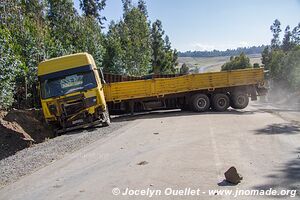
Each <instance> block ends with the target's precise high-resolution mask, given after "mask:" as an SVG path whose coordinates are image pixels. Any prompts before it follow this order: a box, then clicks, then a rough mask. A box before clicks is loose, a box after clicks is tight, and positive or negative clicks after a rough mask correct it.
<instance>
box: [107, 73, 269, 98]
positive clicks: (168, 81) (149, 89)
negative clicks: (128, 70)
mask: <svg viewBox="0 0 300 200" xmlns="http://www.w3.org/2000/svg"><path fill="white" fill-rule="evenodd" d="M263 83H264V71H263V69H262V68H258V69H242V70H234V71H224V72H209V73H201V74H189V75H184V76H178V77H172V78H154V79H149V80H137V81H125V82H115V83H108V84H105V85H104V94H105V99H106V101H107V102H121V101H123V100H131V99H143V98H149V97H164V96H165V95H171V94H177V93H184V92H191V91H197V90H210V91H211V90H214V89H217V88H228V87H234V86H247V85H262V84H263Z"/></svg>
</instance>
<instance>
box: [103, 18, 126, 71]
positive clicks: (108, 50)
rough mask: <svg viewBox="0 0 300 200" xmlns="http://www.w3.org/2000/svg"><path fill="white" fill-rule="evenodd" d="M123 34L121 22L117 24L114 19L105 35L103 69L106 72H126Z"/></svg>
mask: <svg viewBox="0 0 300 200" xmlns="http://www.w3.org/2000/svg"><path fill="white" fill-rule="evenodd" d="M121 34H122V26H121V24H120V23H119V24H116V23H115V22H114V21H112V22H111V23H110V25H109V31H108V32H107V34H106V37H105V42H104V45H105V54H104V59H103V70H104V72H106V73H113V74H123V73H124V72H125V65H124V63H123V58H124V56H125V52H124V49H123V48H122V39H121V37H120V35H121Z"/></svg>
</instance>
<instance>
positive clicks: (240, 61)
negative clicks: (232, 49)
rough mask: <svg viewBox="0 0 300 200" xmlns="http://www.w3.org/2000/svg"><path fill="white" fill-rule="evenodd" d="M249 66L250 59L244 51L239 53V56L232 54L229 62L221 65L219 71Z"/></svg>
mask: <svg viewBox="0 0 300 200" xmlns="http://www.w3.org/2000/svg"><path fill="white" fill-rule="evenodd" d="M251 67H252V66H251V64H250V59H249V58H248V57H247V56H246V55H245V54H244V53H241V54H240V55H239V56H236V57H233V56H232V57H231V58H230V61H229V62H227V63H225V64H224V65H222V68H221V71H228V70H236V69H246V68H251Z"/></svg>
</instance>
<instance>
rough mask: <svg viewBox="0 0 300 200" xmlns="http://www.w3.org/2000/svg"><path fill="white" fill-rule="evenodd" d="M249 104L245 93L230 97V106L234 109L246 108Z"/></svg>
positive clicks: (234, 94)
mask: <svg viewBox="0 0 300 200" xmlns="http://www.w3.org/2000/svg"><path fill="white" fill-rule="evenodd" d="M248 104H249V97H248V95H247V94H245V93H233V94H232V95H231V102H230V106H231V107H232V108H234V109H243V108H246V107H247V106H248Z"/></svg>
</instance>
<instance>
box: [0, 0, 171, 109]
mask: <svg viewBox="0 0 300 200" xmlns="http://www.w3.org/2000/svg"><path fill="white" fill-rule="evenodd" d="M122 2H123V9H124V13H123V18H122V20H120V21H119V22H118V23H114V22H112V23H111V25H110V27H109V30H108V32H107V34H106V35H104V34H103V33H102V30H101V29H102V27H101V25H102V22H103V20H105V17H103V16H102V15H101V11H102V10H103V9H104V7H105V4H106V0H81V1H80V7H81V9H82V11H83V14H82V15H80V14H78V12H77V10H76V9H75V8H74V2H73V0H60V1H58V0H2V1H1V4H0V13H1V15H0V45H1V46H0V54H1V58H0V70H1V72H0V98H1V99H0V109H3V108H4V109H7V108H9V107H11V106H12V104H13V105H14V106H17V107H21V106H22V107H24V106H25V107H26V106H27V107H29V106H34V105H36V103H37V98H36V96H37V92H36V89H35V85H36V83H37V65H38V63H39V62H41V61H42V60H45V59H49V58H53V57H58V56H62V55H66V54H71V53H78V52H88V53H90V54H91V55H92V56H93V57H94V59H95V62H96V65H97V66H98V67H100V66H102V67H103V68H104V71H106V72H111V73H118V74H120V73H122V74H127V75H145V74H147V73H149V71H151V69H152V66H151V61H152V51H153V50H152V46H151V44H152V43H151V31H150V21H149V20H148V13H147V6H146V3H145V1H144V0H139V1H138V3H137V5H136V6H135V5H133V4H132V1H131V0H122ZM162 37H163V34H162V35H161V38H160V39H161V42H162V45H161V46H160V48H161V52H160V54H161V55H159V56H160V57H162V59H161V64H160V65H159V67H160V68H159V73H174V72H175V68H174V66H175V65H176V62H177V52H176V51H175V50H172V49H171V43H170V41H169V38H166V39H165V40H163V39H162Z"/></svg>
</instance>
